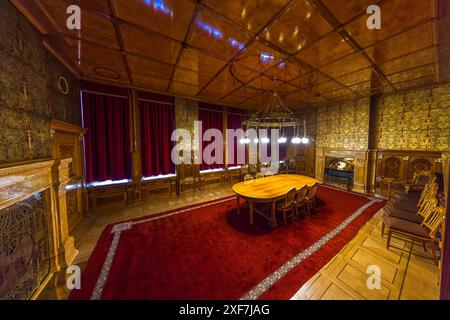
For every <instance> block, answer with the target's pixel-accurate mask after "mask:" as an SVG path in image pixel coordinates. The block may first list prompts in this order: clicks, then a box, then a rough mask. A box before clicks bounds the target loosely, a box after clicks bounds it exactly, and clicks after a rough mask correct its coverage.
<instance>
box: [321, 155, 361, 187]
mask: <svg viewBox="0 0 450 320" xmlns="http://www.w3.org/2000/svg"><path fill="white" fill-rule="evenodd" d="M354 162H355V159H353V158H335V157H326V158H325V163H326V167H325V172H324V177H325V179H324V180H325V181H324V182H325V183H327V184H330V185H333V186H336V187H339V188H344V189H347V190H352V189H353V180H354V168H355V165H354Z"/></svg>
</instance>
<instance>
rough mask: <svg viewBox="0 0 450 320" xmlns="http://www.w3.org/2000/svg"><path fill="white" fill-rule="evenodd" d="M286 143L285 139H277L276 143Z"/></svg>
mask: <svg viewBox="0 0 450 320" xmlns="http://www.w3.org/2000/svg"><path fill="white" fill-rule="evenodd" d="M286 142H287V139H286V137H281V138H279V139H278V143H286Z"/></svg>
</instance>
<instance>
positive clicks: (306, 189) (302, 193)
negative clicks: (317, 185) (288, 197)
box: [297, 185, 309, 202]
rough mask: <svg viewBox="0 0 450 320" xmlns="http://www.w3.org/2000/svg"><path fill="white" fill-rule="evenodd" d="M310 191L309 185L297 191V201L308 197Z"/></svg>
mask: <svg viewBox="0 0 450 320" xmlns="http://www.w3.org/2000/svg"><path fill="white" fill-rule="evenodd" d="M308 193H309V187H308V186H307V185H304V186H303V187H301V188H300V189H299V190H298V191H297V201H299V202H300V201H302V200H303V199H305V198H306V196H307V195H308Z"/></svg>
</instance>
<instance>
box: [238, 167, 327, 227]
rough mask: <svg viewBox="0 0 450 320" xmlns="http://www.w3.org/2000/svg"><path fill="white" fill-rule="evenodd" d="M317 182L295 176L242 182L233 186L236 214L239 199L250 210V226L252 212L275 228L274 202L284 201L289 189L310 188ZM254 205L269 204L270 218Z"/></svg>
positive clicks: (289, 175) (271, 177)
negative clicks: (243, 201)
mask: <svg viewBox="0 0 450 320" xmlns="http://www.w3.org/2000/svg"><path fill="white" fill-rule="evenodd" d="M318 182H319V181H318V180H316V179H314V178H311V177H307V176H301V175H296V174H279V175H276V176H270V177H265V178H260V179H254V180H250V181H243V182H239V183H236V184H235V185H233V191H234V193H235V194H236V195H237V204H238V206H237V213H238V214H239V202H240V199H241V198H242V199H244V200H245V201H246V202H247V203H248V206H249V209H250V224H253V214H254V212H256V213H258V214H260V215H262V216H263V217H265V218H266V219H268V220H269V221H270V225H271V226H273V227H275V226H276V225H277V219H276V202H277V201H279V200H281V199H284V197H285V195H286V193H287V192H288V191H289V190H290V189H291V188H296V189H297V190H299V189H300V188H301V187H303V186H304V185H307V186H312V185H314V184H316V183H318ZM255 203H270V204H272V214H271V216H270V217H269V216H267V215H265V214H264V213H263V212H261V211H259V210H257V209H256V208H255V207H254V204H255Z"/></svg>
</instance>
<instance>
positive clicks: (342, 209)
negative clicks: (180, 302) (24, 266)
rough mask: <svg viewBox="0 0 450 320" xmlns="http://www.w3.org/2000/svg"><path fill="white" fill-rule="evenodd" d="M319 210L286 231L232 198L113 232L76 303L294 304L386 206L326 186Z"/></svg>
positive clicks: (124, 225) (143, 220) (102, 245)
mask: <svg viewBox="0 0 450 320" xmlns="http://www.w3.org/2000/svg"><path fill="white" fill-rule="evenodd" d="M317 205H318V206H317V211H316V214H314V215H311V216H308V217H307V218H306V220H300V221H294V222H293V223H291V224H290V225H289V226H288V227H287V228H286V227H284V226H279V227H277V228H271V227H269V226H268V223H267V221H266V220H264V219H262V218H261V217H259V216H258V215H256V216H257V218H256V220H255V221H256V223H255V225H254V226H250V225H249V223H248V211H247V210H246V209H242V210H241V214H240V215H239V216H238V215H237V213H236V199H235V198H234V197H233V198H228V199H222V200H215V201H211V202H209V203H206V204H201V205H195V206H192V207H191V208H182V209H177V210H173V211H170V212H165V213H163V214H160V215H157V216H152V217H145V218H141V219H135V220H132V221H129V222H127V223H121V224H116V225H114V226H108V227H107V228H106V229H105V231H104V233H103V235H102V236H101V238H100V240H99V242H98V244H97V247H96V248H95V250H94V252H93V254H92V255H91V258H90V260H89V262H88V264H87V266H86V268H85V270H84V272H83V275H82V282H81V286H82V288H81V290H73V291H72V293H71V295H70V299H240V298H244V299H289V298H291V297H292V296H293V295H294V294H295V293H296V292H297V290H298V289H300V287H301V286H302V285H303V284H304V283H305V282H306V281H307V280H308V279H309V278H311V277H312V276H313V275H314V274H315V273H316V272H317V271H318V270H320V268H321V267H323V266H324V265H325V264H326V263H327V262H328V261H329V260H330V259H331V258H332V257H333V256H334V255H336V254H337V253H338V252H339V251H340V250H341V249H342V248H343V246H344V245H345V244H346V243H348V242H349V241H350V240H351V239H352V238H353V237H354V236H355V235H356V233H357V232H358V230H359V229H360V228H361V227H362V226H363V225H364V224H365V223H366V222H367V221H368V220H369V219H370V218H371V217H372V216H373V214H375V213H376V212H377V211H378V210H379V209H380V208H381V207H382V206H383V205H384V202H383V201H380V200H377V199H373V198H368V197H365V196H363V195H358V194H354V193H349V192H345V191H339V190H335V189H332V188H328V187H322V186H321V187H319V189H318V191H317ZM180 211H181V212H180ZM346 219H347V220H346ZM336 228H338V229H336ZM113 230H116V232H115V233H112V231H113ZM117 230H122V231H121V232H120V231H117ZM325 236H326V237H325ZM108 252H109V255H108ZM288 261H289V262H288ZM102 270H103V271H102ZM275 271H277V272H276V273H274V272H275Z"/></svg>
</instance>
